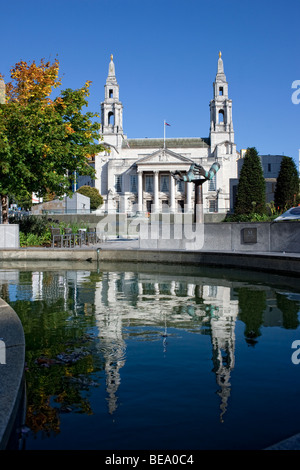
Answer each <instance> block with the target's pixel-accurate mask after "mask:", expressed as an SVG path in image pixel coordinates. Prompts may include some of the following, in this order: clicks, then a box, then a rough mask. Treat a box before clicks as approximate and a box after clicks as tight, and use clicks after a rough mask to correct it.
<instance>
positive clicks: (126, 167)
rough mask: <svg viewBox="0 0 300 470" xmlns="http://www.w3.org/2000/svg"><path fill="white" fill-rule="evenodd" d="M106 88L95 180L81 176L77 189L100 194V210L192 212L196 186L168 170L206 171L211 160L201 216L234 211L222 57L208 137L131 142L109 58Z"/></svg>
mask: <svg viewBox="0 0 300 470" xmlns="http://www.w3.org/2000/svg"><path fill="white" fill-rule="evenodd" d="M104 88H105V95H104V101H103V102H102V103H101V122H102V129H101V134H102V135H103V144H104V145H105V146H106V148H107V150H106V151H105V152H103V153H100V154H98V155H96V157H95V160H94V162H93V165H95V170H96V180H95V181H93V182H92V181H87V178H86V177H85V178H79V182H78V183H79V186H82V185H83V184H90V185H93V186H95V187H96V188H97V189H98V190H99V192H100V194H101V195H102V196H103V198H104V201H105V203H104V205H103V206H102V208H101V211H105V212H108V213H114V212H121V213H127V214H131V213H135V212H136V211H138V212H162V211H165V210H170V211H171V212H180V211H183V210H185V211H187V212H192V211H193V207H194V184H193V183H187V182H183V181H179V182H177V181H176V180H175V179H174V178H173V177H172V176H171V172H174V171H175V170H179V171H181V172H186V171H188V170H189V168H190V165H191V164H192V163H193V162H194V163H197V164H200V165H201V166H203V167H204V169H205V170H209V169H210V167H211V165H212V164H213V163H214V162H218V163H219V164H220V169H219V171H218V172H217V174H216V175H215V177H214V179H212V180H210V181H207V182H206V183H205V184H204V185H203V204H204V212H214V213H218V212H219V213H223V214H224V213H226V212H227V211H229V210H230V209H232V197H231V194H230V180H231V179H232V178H233V179H235V178H237V158H238V153H237V151H236V145H235V143H234V130H233V123H232V100H230V99H229V96H228V83H227V81H226V76H225V73H224V67H223V60H222V58H221V53H219V59H218V66H217V74H216V78H215V81H214V83H213V98H212V100H211V101H210V133H209V137H206V138H201V137H195V138H169V139H163V138H145V139H129V138H127V136H126V135H125V134H124V130H123V105H122V102H121V101H120V99H119V85H118V82H117V79H116V74H115V65H114V62H113V57H112V56H111V61H110V64H109V70H108V77H107V80H106V84H105V87H104ZM165 125H166V123H165Z"/></svg>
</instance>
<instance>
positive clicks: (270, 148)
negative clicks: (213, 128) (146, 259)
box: [0, 0, 300, 166]
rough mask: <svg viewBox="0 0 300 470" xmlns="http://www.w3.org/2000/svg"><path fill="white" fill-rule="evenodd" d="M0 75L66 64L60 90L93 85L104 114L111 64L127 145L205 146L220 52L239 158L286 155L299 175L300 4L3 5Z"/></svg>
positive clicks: (72, 0) (144, 1) (41, 0)
mask: <svg viewBox="0 0 300 470" xmlns="http://www.w3.org/2000/svg"><path fill="white" fill-rule="evenodd" d="M0 12H1V39H2V41H1V55H0V57H1V60H0V72H1V73H2V74H4V75H5V80H6V81H8V80H9V70H10V68H11V67H12V66H13V65H14V64H15V63H16V62H18V61H20V60H25V61H27V62H32V61H33V60H35V61H36V62H39V61H40V59H41V58H45V59H47V60H51V61H54V59H55V58H56V57H57V58H58V60H59V62H60V75H61V76H62V87H61V89H64V88H69V87H71V88H80V87H81V86H83V85H84V83H85V81H86V80H91V81H92V85H91V95H90V97H89V109H90V110H91V111H94V112H99V111H100V103H101V101H103V99H104V84H105V81H106V77H107V73H108V65H109V61H110V54H113V55H114V62H115V67H116V76H117V80H118V83H119V85H120V100H121V101H122V103H123V106H124V115H123V127H124V133H125V134H126V135H127V136H128V138H139V137H163V122H164V120H166V121H167V122H168V123H169V124H171V127H167V134H166V136H167V137H208V135H209V124H210V123H209V101H210V100H211V99H212V94H213V88H212V84H213V81H214V78H215V75H216V71H217V60H218V53H219V51H222V58H223V61H224V69H225V74H226V77H227V81H228V83H229V97H230V98H231V99H232V101H233V124H234V130H235V141H236V144H237V149H238V150H240V149H241V148H247V147H256V148H257V150H258V151H259V153H260V154H269V153H270V154H279V155H282V154H284V155H288V156H291V157H293V158H294V159H295V161H296V163H297V166H298V160H299V149H300V133H299V124H300V104H298V105H295V104H293V103H292V100H291V97H292V93H293V91H294V90H293V89H292V83H293V81H295V80H300V70H299V65H300V62H299V47H300V41H299V39H300V34H299V14H300V2H299V0H286V1H275V0H270V1H269V0H260V1H257V0H252V1H248V0H243V1H242V0H226V1H224V0H222V1H220V0H206V1H204V0H201V1H200V0H182V1H179V0H151V1H148V0H51V1H50V0H14V1H11V2H7V1H6V2H5V1H4V0H2V1H1V5H0Z"/></svg>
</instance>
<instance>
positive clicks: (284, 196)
mask: <svg viewBox="0 0 300 470" xmlns="http://www.w3.org/2000/svg"><path fill="white" fill-rule="evenodd" d="M298 193H299V176H298V171H297V168H296V165H295V162H294V160H293V159H292V158H291V157H286V156H284V157H282V160H281V164H280V170H279V174H278V177H277V182H276V187H275V194H274V204H275V207H276V209H278V210H279V211H284V210H287V209H289V208H290V207H292V206H295V205H296V200H297V197H298Z"/></svg>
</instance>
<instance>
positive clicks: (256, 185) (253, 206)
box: [234, 147, 266, 214]
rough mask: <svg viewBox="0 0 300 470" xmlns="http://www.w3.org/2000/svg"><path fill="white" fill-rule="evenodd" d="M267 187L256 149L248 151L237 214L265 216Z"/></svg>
mask: <svg viewBox="0 0 300 470" xmlns="http://www.w3.org/2000/svg"><path fill="white" fill-rule="evenodd" d="M265 210H266V187H265V180H264V176H263V170H262V166H261V162H260V159H259V156H258V153H257V150H256V148H255V147H250V148H248V149H247V151H246V154H245V157H244V163H243V166H242V169H241V172H240V177H239V183H238V187H237V196H236V203H235V208H234V212H235V214H251V213H257V214H263V213H264V212H265Z"/></svg>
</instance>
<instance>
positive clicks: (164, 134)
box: [164, 121, 166, 149]
mask: <svg viewBox="0 0 300 470" xmlns="http://www.w3.org/2000/svg"><path fill="white" fill-rule="evenodd" d="M165 148H166V121H164V149H165Z"/></svg>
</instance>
